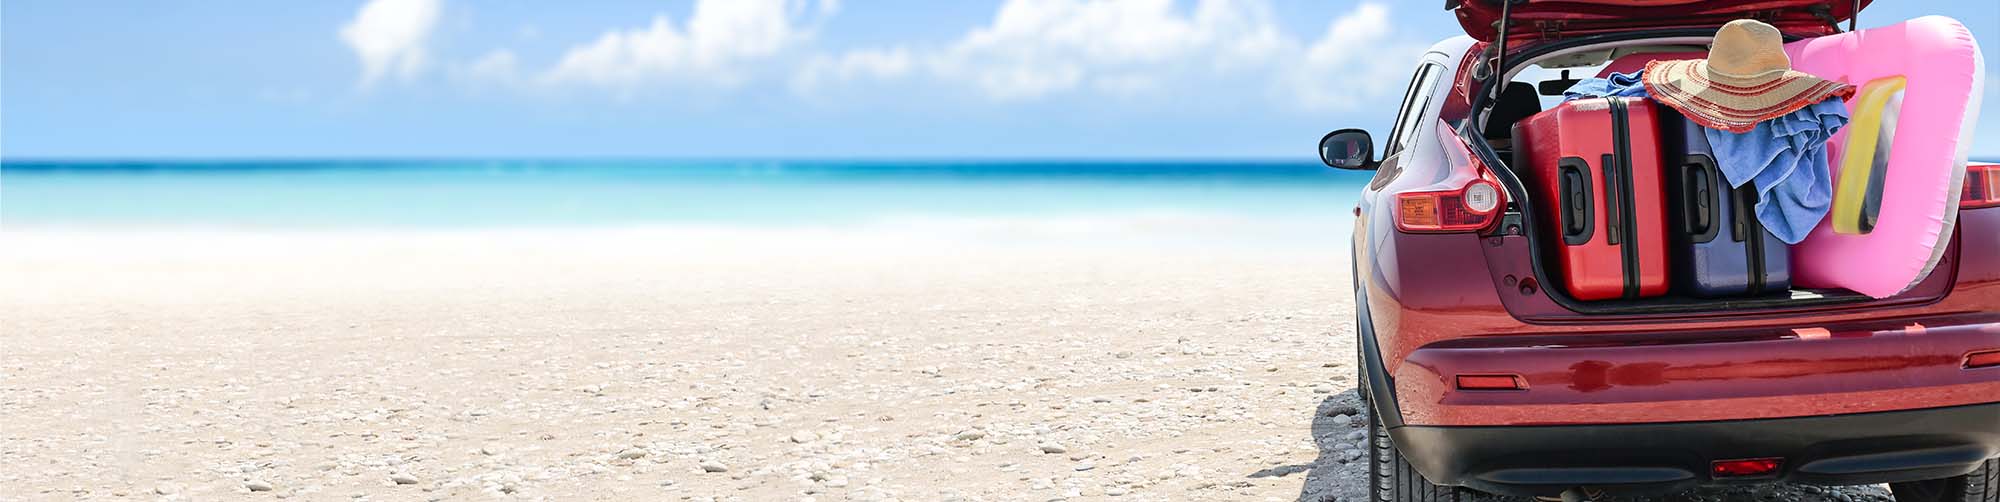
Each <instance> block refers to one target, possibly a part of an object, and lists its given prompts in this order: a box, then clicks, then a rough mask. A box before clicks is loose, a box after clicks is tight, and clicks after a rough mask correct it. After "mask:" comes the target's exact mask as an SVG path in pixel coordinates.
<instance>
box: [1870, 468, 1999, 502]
mask: <svg viewBox="0 0 2000 502" xmlns="http://www.w3.org/2000/svg"><path fill="white" fill-rule="evenodd" d="M1889 491H1890V492H1891V493H1894V494H1896V502H2000V459H1993V460H1987V461H1986V463H1985V464H1981V465H1980V466H1979V469H1977V470H1974V471H1972V472H1971V473H1968V474H1966V475H1964V476H1958V477H1952V478H1944V479H1933V480H1929V481H1911V482H1908V483H1890V484H1889Z"/></svg>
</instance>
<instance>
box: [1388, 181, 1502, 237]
mask: <svg viewBox="0 0 2000 502" xmlns="http://www.w3.org/2000/svg"><path fill="white" fill-rule="evenodd" d="M1499 210H1500V185H1497V184H1494V183H1493V182H1491V181H1487V180H1484V179H1479V180H1473V181H1472V182H1471V183H1467V184H1466V185H1465V186H1464V187H1460V188H1459V189H1457V190H1443V191H1427V192H1403V193H1399V194H1396V228H1399V229H1402V230H1403V231H1404V232H1426V233H1442V232H1471V231H1477V230H1480V229H1483V228H1486V227H1487V226H1488V225H1491V224H1493V221H1494V220H1495V219H1496V218H1495V215H1497V214H1499Z"/></svg>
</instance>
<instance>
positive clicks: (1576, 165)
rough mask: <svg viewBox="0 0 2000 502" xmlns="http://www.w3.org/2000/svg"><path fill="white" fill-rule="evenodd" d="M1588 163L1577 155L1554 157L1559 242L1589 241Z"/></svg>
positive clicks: (1575, 243)
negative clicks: (1555, 158)
mask: <svg viewBox="0 0 2000 502" xmlns="http://www.w3.org/2000/svg"><path fill="white" fill-rule="evenodd" d="M1590 188H1591V184H1590V163H1588V162H1584V160H1583V159H1582V158H1579V157H1563V158H1561V159H1558V160H1556V190H1557V191H1558V194H1559V197H1560V198H1561V199H1562V200H1560V201H1558V202H1557V204H1558V206H1557V207H1558V208H1559V210H1558V211H1557V214H1558V217H1559V218H1560V219H1561V220H1562V221H1561V223H1562V225H1561V227H1560V228H1561V229H1562V237H1563V244H1566V245H1570V246H1580V245H1583V244H1585V243H1589V242H1590V234H1591V227H1592V223H1595V222H1593V221H1591V218H1590V213H1591V207H1592V205H1591V203H1590Z"/></svg>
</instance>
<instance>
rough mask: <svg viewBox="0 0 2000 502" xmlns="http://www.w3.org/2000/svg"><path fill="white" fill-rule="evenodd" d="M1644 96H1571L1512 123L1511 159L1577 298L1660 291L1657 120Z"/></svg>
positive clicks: (1662, 212)
mask: <svg viewBox="0 0 2000 502" xmlns="http://www.w3.org/2000/svg"><path fill="white" fill-rule="evenodd" d="M1654 106H1656V105H1654V104H1653V102H1652V101H1650V100H1647V99H1643V98H1598V99H1579V100H1575V101H1570V102H1566V103H1563V104H1561V105H1557V106H1556V107H1555V108H1551V109H1549V110H1547V111H1544V112H1541V113H1538V114H1535V115H1534V116H1532V117H1528V118H1526V119H1523V120H1521V121H1520V122H1519V123H1516V124H1514V166H1515V168H1516V169H1517V170H1518V172H1519V173H1520V174H1521V175H1522V179H1523V181H1524V182H1525V183H1527V184H1528V185H1529V186H1530V187H1531V188H1529V189H1530V190H1532V191H1534V197H1535V201H1536V204H1535V206H1536V209H1538V210H1539V211H1540V213H1541V215H1540V218H1541V220H1540V222H1541V225H1538V226H1540V227H1541V228H1542V238H1543V239H1544V242H1549V243H1553V244H1555V245H1556V248H1557V253H1556V257H1557V260H1558V261H1559V262H1560V264H1561V267H1560V272H1559V273H1560V274H1561V275H1562V277H1563V279H1562V280H1563V286H1564V287H1565V288H1566V289H1568V291H1569V294H1570V296H1573V297H1576V299H1579V300H1607V299H1614V298H1622V299H1627V300H1629V299H1635V298H1644V297H1650V296H1660V295H1663V294H1666V293H1667V282H1668V281H1667V239H1666V233H1665V232H1666V231H1667V223H1666V203H1665V199H1666V196H1665V195H1664V192H1663V190H1662V185H1661V179H1662V178H1661V169H1660V158H1661V157H1660V126H1659V119H1658V115H1656V114H1655V111H1654V109H1653V107H1654Z"/></svg>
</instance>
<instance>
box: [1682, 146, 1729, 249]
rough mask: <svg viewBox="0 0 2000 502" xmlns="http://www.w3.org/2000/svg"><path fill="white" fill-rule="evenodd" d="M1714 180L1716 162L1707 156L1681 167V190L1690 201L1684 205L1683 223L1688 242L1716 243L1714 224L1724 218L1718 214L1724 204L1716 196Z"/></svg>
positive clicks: (1694, 157)
mask: <svg viewBox="0 0 2000 502" xmlns="http://www.w3.org/2000/svg"><path fill="white" fill-rule="evenodd" d="M1715 179H1716V169H1715V160H1714V159H1711V158H1709V157H1708V156H1707V155H1690V156H1688V157H1687V164H1686V165H1684V166H1681V186H1682V187H1686V190H1685V191H1684V192H1685V193H1684V194H1683V197H1686V198H1687V199H1686V200H1684V201H1682V203H1681V208H1682V218H1681V221H1682V223H1683V224H1684V225H1685V226H1686V228H1684V229H1683V230H1685V231H1686V232H1687V235H1688V238H1689V240H1690V241H1693V242H1695V243H1703V242H1708V241H1710V240H1713V239H1715V220H1717V219H1719V218H1720V217H1721V216H1722V215H1720V214H1717V212H1718V211H1720V210H1721V207H1720V202H1721V201H1720V200H1718V197H1717V195H1716V193H1715ZM1731 202H1734V201H1731Z"/></svg>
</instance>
